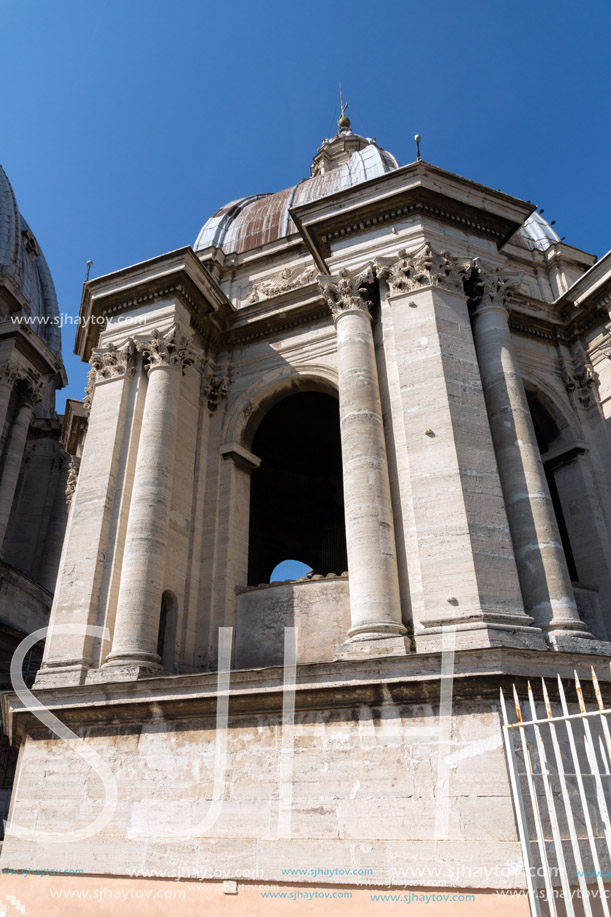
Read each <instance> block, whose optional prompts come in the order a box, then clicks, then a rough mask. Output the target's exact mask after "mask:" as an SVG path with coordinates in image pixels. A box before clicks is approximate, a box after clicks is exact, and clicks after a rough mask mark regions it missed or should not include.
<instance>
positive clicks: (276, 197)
mask: <svg viewBox="0 0 611 917" xmlns="http://www.w3.org/2000/svg"><path fill="white" fill-rule="evenodd" d="M352 137H354V138H355V139H358V140H362V142H363V145H362V148H361V149H358V150H355V151H354V152H352V153H351V155H350V157H349V159H348V160H347V161H345V162H342V163H341V164H340V165H337V167H335V168H330V169H329V170H328V171H325V172H323V173H322V174H318V175H314V176H313V177H311V178H306V179H304V180H303V181H301V182H299V184H297V185H294V186H293V187H292V188H286V190H284V191H278V192H277V193H276V194H253V195H251V196H250V197H243V198H240V199H239V200H236V201H231V202H230V203H229V204H225V206H224V207H221V208H220V210H217V211H216V213H215V214H213V215H212V216H211V217H210V219H209V220H207V222H206V223H204V225H203V227H202V229H201V231H200V233H199V235H198V237H197V240H196V242H195V251H201V250H202V249H204V248H208V247H209V246H211V245H213V246H215V247H216V248H220V249H222V250H223V251H224V252H226V253H227V254H230V253H232V252H236V253H238V254H239V253H242V252H246V251H250V250H251V249H253V248H258V247H259V246H260V245H265V244H266V243H268V242H276V241H278V240H279V239H283V238H285V237H286V236H291V235H293V234H295V233H296V232H297V227H296V226H295V223H294V222H293V220H292V219H291V216H290V214H289V209H290V208H291V207H296V206H297V205H298V204H305V203H307V202H309V201H314V200H317V199H318V198H320V197H326V196H327V195H328V194H333V193H334V192H336V191H342V190H343V189H344V188H350V187H351V186H352V185H356V184H358V183H359V182H363V181H367V180H368V179H370V178H377V177H379V176H380V175H383V174H384V173H385V172H390V171H392V170H393V169H397V168H399V163H398V162H397V160H396V159H395V157H394V156H393V155H392V153H388V152H387V151H386V150H383V149H381V148H380V147H379V146H378V145H377V144H376V142H375V140H367V139H366V138H359V137H358V135H352ZM332 142H333V141H324V144H331V143H332Z"/></svg>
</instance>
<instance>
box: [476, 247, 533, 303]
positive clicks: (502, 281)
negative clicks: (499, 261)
mask: <svg viewBox="0 0 611 917" xmlns="http://www.w3.org/2000/svg"><path fill="white" fill-rule="evenodd" d="M521 280H522V274H517V273H511V274H505V273H503V271H502V270H501V268H499V267H493V266H486V265H483V264H481V262H480V261H479V259H477V258H476V259H475V261H473V262H472V269H471V272H470V274H469V276H468V278H467V280H466V284H465V288H466V290H467V293H468V296H469V302H470V304H471V305H472V306H473V307H474V308H482V307H485V306H490V305H496V306H504V307H505V308H506V309H507V308H508V306H509V303H510V302H511V299H512V297H513V295H514V293H516V292H517V290H518V289H519V288H520V283H521Z"/></svg>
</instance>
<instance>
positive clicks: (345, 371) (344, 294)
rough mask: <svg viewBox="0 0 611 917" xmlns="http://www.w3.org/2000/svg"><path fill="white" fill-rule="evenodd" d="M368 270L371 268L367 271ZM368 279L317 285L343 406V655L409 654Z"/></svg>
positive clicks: (350, 277) (344, 277)
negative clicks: (330, 328) (346, 590)
mask: <svg viewBox="0 0 611 917" xmlns="http://www.w3.org/2000/svg"><path fill="white" fill-rule="evenodd" d="M369 274H371V270H370V269H369ZM365 279H366V277H365V276H364V275H363V273H362V272H361V274H349V273H348V272H347V271H341V273H340V275H339V276H338V277H321V278H320V286H321V289H322V292H323V295H324V297H325V299H326V300H327V302H328V304H329V306H330V308H331V312H332V314H333V318H334V321H335V328H336V330H337V359H338V372H339V412H340V430H341V443H342V469H343V479H344V511H345V521H346V546H347V551H348V573H349V577H350V614H351V622H352V627H351V628H350V631H349V637H350V641H349V644H348V645H344V649H343V650H342V649H341V648H338V655H340V656H341V655H347V654H348V655H351V654H352V653H353V652H357V653H358V652H363V653H384V654H388V653H405V652H406V651H407V650H406V640H405V636H404V635H405V634H406V629H405V627H404V626H403V623H402V621H401V602H400V595H399V578H398V573H397V558H396V548H395V530H394V522H393V514H392V504H391V497H390V484H389V479H388V461H387V456H386V444H385V440H384V428H383V423H382V406H381V403H380V391H379V385H378V373H377V367H376V359H375V352H374V344H373V333H372V327H371V314H370V312H369V309H370V306H371V303H368V302H367V301H366V300H365V299H363V296H362V293H363V292H364V290H363V283H364V282H365Z"/></svg>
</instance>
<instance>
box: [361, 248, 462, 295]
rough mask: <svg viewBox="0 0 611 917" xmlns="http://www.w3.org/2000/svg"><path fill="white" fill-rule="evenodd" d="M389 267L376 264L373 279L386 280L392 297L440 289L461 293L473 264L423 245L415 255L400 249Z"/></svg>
mask: <svg viewBox="0 0 611 917" xmlns="http://www.w3.org/2000/svg"><path fill="white" fill-rule="evenodd" d="M398 255H399V257H398V258H397V260H396V261H393V262H391V263H388V262H384V261H376V262H375V263H374V268H375V273H376V276H377V277H378V278H379V279H380V280H385V281H386V283H387V284H388V286H389V288H390V292H391V294H398V293H410V292H413V291H414V290H418V289H420V288H421V287H443V288H445V289H447V290H451V291H453V292H456V291H459V292H461V293H462V292H463V287H464V280H465V278H466V277H467V276H468V275H469V273H470V272H471V270H472V262H469V261H465V262H463V261H459V260H458V259H457V258H454V257H453V256H452V255H451V254H450V253H449V252H447V251H442V252H438V251H436V250H435V249H434V248H433V247H432V246H431V245H430V244H429V243H428V242H425V243H424V245H422V246H421V247H420V248H419V249H418V250H417V251H415V252H409V253H408V252H407V251H406V249H404V248H403V249H401V250H400V251H399V253H398Z"/></svg>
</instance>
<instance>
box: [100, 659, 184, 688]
mask: <svg viewBox="0 0 611 917" xmlns="http://www.w3.org/2000/svg"><path fill="white" fill-rule="evenodd" d="M160 675H167V672H166V671H165V670H164V668H163V666H161V665H157V664H156V663H154V662H147V663H126V664H125V665H103V666H102V668H100V669H90V670H89V672H88V673H87V680H86V684H88V685H99V684H104V683H105V682H112V681H141V680H142V679H143V678H159V676H160Z"/></svg>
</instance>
